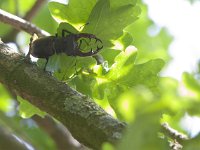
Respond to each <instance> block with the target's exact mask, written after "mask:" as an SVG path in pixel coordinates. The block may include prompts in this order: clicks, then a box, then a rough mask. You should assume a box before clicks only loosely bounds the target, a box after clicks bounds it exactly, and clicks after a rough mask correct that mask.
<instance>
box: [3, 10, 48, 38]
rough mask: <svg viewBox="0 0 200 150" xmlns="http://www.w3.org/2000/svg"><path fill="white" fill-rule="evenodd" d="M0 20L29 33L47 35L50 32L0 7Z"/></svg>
mask: <svg viewBox="0 0 200 150" xmlns="http://www.w3.org/2000/svg"><path fill="white" fill-rule="evenodd" d="M0 21H2V22H4V23H7V24H9V25H11V26H13V27H15V28H16V29H18V30H24V31H25V32H27V33H29V34H31V35H32V34H34V33H36V34H37V35H38V36H49V35H50V34H49V33H48V32H46V31H44V30H41V29H39V28H38V27H36V26H35V25H34V24H32V23H30V22H28V21H26V20H24V19H22V18H19V17H17V16H15V15H12V14H10V13H8V12H6V11H3V10H1V9H0Z"/></svg>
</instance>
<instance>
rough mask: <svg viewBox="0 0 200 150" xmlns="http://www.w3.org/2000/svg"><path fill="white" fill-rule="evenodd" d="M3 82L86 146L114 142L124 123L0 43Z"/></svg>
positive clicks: (0, 70)
mask: <svg viewBox="0 0 200 150" xmlns="http://www.w3.org/2000/svg"><path fill="white" fill-rule="evenodd" d="M0 82H1V83H3V84H5V85H6V86H8V87H9V88H10V89H12V90H13V91H15V92H16V93H17V94H18V95H20V96H21V97H23V98H24V99H26V100H28V101H29V102H30V103H32V104H33V105H35V106H37V107H38V108H40V109H41V110H43V111H45V112H47V113H49V114H50V115H52V116H53V117H55V118H56V119H57V120H59V121H60V122H62V123H63V124H64V125H65V126H66V127H67V128H68V129H69V131H70V132H71V133H72V135H73V136H74V137H75V138H76V139H77V140H78V141H79V142H81V143H83V144H84V145H86V146H88V147H91V148H94V149H100V148H101V144H102V143H103V142H106V141H107V142H111V143H115V142H116V141H117V140H119V139H120V138H121V134H122V130H123V129H124V128H125V124H124V123H122V122H120V121H118V120H116V119H114V118H113V117H112V116H110V115H109V114H107V113H106V112H105V111H104V110H103V109H102V108H100V107H99V106H98V105H97V104H95V103H94V102H93V101H92V100H91V99H90V98H88V97H87V96H85V95H82V94H81V93H78V92H77V91H75V90H73V89H71V88H70V87H69V86H68V85H66V84H64V83H62V82H59V81H57V80H56V79H55V78H53V77H52V76H50V75H49V74H47V73H45V72H44V71H43V70H39V69H38V68H37V67H36V66H34V65H32V64H29V63H25V61H24V60H23V59H22V57H21V56H20V55H19V54H16V53H10V48H9V47H7V46H6V45H5V44H3V43H0Z"/></svg>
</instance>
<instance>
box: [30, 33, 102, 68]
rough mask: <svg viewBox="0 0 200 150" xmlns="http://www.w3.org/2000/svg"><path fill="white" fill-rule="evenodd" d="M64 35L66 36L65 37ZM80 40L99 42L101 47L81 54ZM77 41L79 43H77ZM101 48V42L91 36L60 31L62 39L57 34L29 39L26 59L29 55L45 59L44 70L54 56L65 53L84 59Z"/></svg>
mask: <svg viewBox="0 0 200 150" xmlns="http://www.w3.org/2000/svg"><path fill="white" fill-rule="evenodd" d="M66 33H67V35H65V34H66ZM81 38H88V39H89V40H90V41H91V39H94V40H95V44H97V43H98V42H100V43H101V44H102V46H101V47H99V46H98V45H97V48H96V49H95V50H93V49H90V51H88V52H83V51H81V44H82V42H83V39H81ZM78 40H80V41H79V42H78ZM102 48H103V43H102V41H101V40H100V39H99V38H97V37H96V36H95V35H93V34H89V33H79V34H74V33H71V32H69V31H67V30H62V37H59V36H58V34H56V35H55V36H48V37H43V38H38V39H33V38H31V40H30V44H29V53H28V55H27V57H30V54H31V55H32V56H34V57H36V58H45V59H46V60H47V61H46V64H45V67H44V70H45V69H46V65H47V63H48V60H49V57H50V56H52V55H54V54H59V53H65V54H66V55H68V56H81V57H86V56H93V55H95V54H97V53H98V52H99V51H100V50H101V49H102Z"/></svg>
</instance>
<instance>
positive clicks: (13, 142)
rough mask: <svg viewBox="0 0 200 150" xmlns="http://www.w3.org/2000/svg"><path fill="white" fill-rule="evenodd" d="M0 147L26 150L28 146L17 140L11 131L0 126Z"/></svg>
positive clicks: (9, 149)
mask: <svg viewBox="0 0 200 150" xmlns="http://www.w3.org/2000/svg"><path fill="white" fill-rule="evenodd" d="M0 149H2V150H3V149H5V150H13V149H15V150H28V149H29V148H28V147H27V146H26V145H25V144H24V143H22V142H20V141H19V140H17V138H15V137H14V136H13V134H12V133H10V132H9V131H7V130H6V129H4V128H3V127H1V126H0Z"/></svg>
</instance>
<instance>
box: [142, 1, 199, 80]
mask: <svg viewBox="0 0 200 150" xmlns="http://www.w3.org/2000/svg"><path fill="white" fill-rule="evenodd" d="M144 2H145V3H146V4H148V6H149V7H148V9H149V17H150V18H151V19H152V20H153V21H154V22H155V23H156V24H157V26H159V27H166V28H167V29H168V31H169V33H170V34H171V35H172V36H173V37H174V40H173V42H172V43H171V45H170V47H169V53H170V55H171V56H172V58H173V60H172V61H171V62H170V64H169V65H168V67H167V69H166V70H165V71H164V72H163V76H170V77H174V78H176V79H181V76H182V73H183V72H185V71H187V72H193V71H195V70H196V67H197V62H198V60H199V59H200V1H197V2H195V3H194V4H191V3H190V2H189V1H188V0H156V1H155V0H144Z"/></svg>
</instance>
